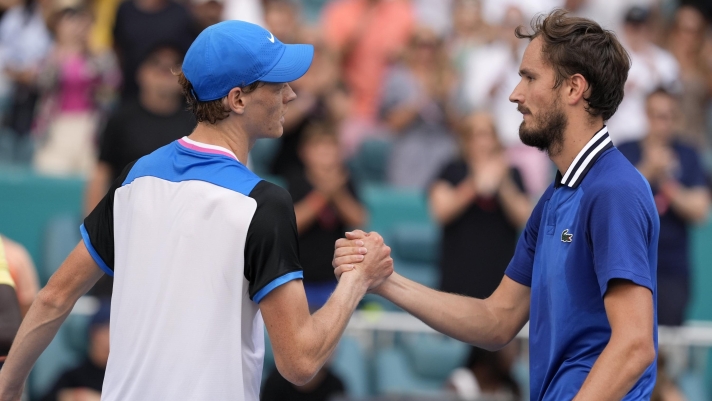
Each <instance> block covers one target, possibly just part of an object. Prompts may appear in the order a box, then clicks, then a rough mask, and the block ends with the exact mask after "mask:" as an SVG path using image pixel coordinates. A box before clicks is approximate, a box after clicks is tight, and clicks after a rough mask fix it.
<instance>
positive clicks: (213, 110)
mask: <svg viewBox="0 0 712 401" xmlns="http://www.w3.org/2000/svg"><path fill="white" fill-rule="evenodd" d="M177 75H178V83H180V86H181V88H182V89H183V96H185V100H186V103H187V104H188V110H190V111H191V112H192V113H193V115H194V116H195V119H196V120H198V122H199V123H200V122H209V123H210V124H215V123H217V122H218V121H220V120H224V119H226V118H227V117H228V116H229V115H230V112H229V110H227V109H226V108H225V105H224V104H223V101H222V98H221V99H215V100H209V101H207V102H201V101H200V100H198V98H197V97H195V92H194V91H193V84H191V83H190V81H188V78H186V77H185V74H183V72H182V71H181V72H179V73H178V74H177ZM262 85H263V83H262V82H260V81H257V82H253V83H251V84H249V85H246V86H245V87H244V88H242V93H250V92H254V91H255V90H256V89H257V88H259V87H260V86H262Z"/></svg>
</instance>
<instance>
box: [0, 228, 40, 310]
mask: <svg viewBox="0 0 712 401" xmlns="http://www.w3.org/2000/svg"><path fill="white" fill-rule="evenodd" d="M3 244H4V245H5V258H6V259H7V263H8V264H9V265H10V269H11V270H12V271H13V272H14V275H15V277H14V278H15V292H16V293H17V300H18V302H19V304H20V312H21V313H22V316H25V315H26V314H27V311H29V310H30V306H31V305H32V302H33V301H34V300H35V297H36V296H37V293H38V292H39V290H40V283H39V280H38V279H37V269H36V268H35V264H34V263H33V262H32V257H31V256H30V254H29V252H27V249H25V247H23V246H22V245H20V244H18V243H17V242H14V241H12V240H11V239H9V238H7V237H3Z"/></svg>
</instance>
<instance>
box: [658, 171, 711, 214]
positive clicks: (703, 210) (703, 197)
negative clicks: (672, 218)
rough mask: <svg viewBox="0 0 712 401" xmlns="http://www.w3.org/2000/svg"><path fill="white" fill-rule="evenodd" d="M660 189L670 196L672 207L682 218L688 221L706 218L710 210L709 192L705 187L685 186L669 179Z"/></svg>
mask: <svg viewBox="0 0 712 401" xmlns="http://www.w3.org/2000/svg"><path fill="white" fill-rule="evenodd" d="M661 190H662V191H663V192H664V193H665V194H666V195H667V196H668V197H669V198H670V206H671V207H672V209H673V210H674V211H675V212H676V213H677V214H679V215H680V216H681V217H682V218H683V219H685V220H687V221H688V222H690V223H701V222H704V221H705V220H707V216H708V215H709V211H710V193H709V191H708V190H707V188H705V187H695V188H685V187H684V186H682V185H681V184H679V183H677V182H674V181H669V182H667V183H665V184H664V185H663V186H662V187H661Z"/></svg>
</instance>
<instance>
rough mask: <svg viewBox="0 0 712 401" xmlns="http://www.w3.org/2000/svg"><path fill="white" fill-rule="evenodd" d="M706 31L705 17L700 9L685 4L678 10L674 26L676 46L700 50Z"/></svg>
mask: <svg viewBox="0 0 712 401" xmlns="http://www.w3.org/2000/svg"><path fill="white" fill-rule="evenodd" d="M704 32H705V18H704V16H703V15H702V13H701V12H700V11H699V10H697V9H696V8H694V7H692V6H683V7H680V8H679V9H678V10H677V13H676V14H675V25H674V27H673V35H674V38H675V39H676V43H675V46H685V47H687V48H690V49H692V50H698V49H700V48H701V47H702V43H703V42H704Z"/></svg>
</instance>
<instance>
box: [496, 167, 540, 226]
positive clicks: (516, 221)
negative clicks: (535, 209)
mask: <svg viewBox="0 0 712 401" xmlns="http://www.w3.org/2000/svg"><path fill="white" fill-rule="evenodd" d="M499 200H500V202H502V208H503V209H504V214H505V216H507V219H508V220H509V222H510V223H512V224H513V225H514V226H516V227H517V228H520V229H521V228H523V227H524V226H525V225H526V224H527V220H528V219H529V216H530V215H531V214H532V203H531V202H530V201H529V198H528V197H527V195H526V194H525V193H523V192H522V191H520V190H519V188H517V184H515V183H514V181H513V180H512V179H511V178H509V177H505V178H504V179H503V180H502V184H501V185H500V187H499Z"/></svg>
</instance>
